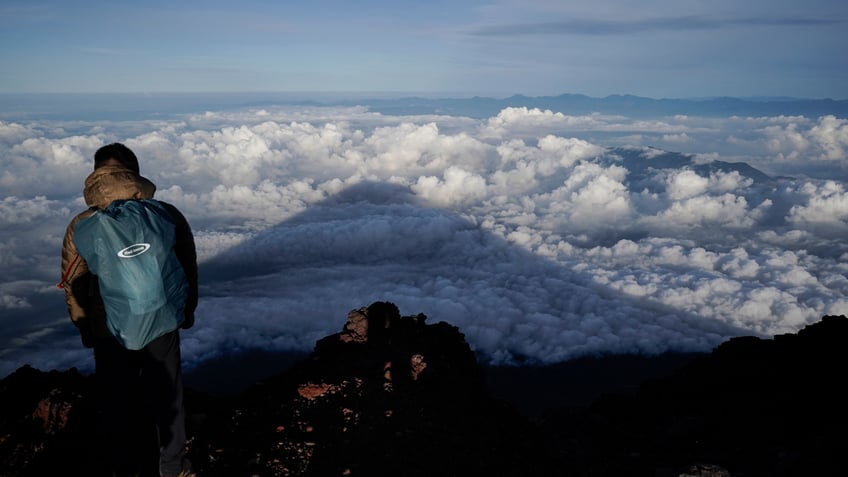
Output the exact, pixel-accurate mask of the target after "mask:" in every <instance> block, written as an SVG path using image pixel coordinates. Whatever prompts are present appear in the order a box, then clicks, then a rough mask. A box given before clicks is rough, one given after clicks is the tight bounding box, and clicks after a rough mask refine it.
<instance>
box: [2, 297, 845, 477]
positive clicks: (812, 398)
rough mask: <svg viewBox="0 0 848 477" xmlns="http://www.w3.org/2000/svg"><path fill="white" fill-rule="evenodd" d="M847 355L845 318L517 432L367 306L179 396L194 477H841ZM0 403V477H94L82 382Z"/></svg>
mask: <svg viewBox="0 0 848 477" xmlns="http://www.w3.org/2000/svg"><path fill="white" fill-rule="evenodd" d="M846 340H848V318H846V317H845V316H827V317H824V318H823V319H822V321H820V322H819V323H816V324H813V325H810V326H807V327H806V328H804V329H803V330H801V331H800V332H799V333H797V334H787V335H780V336H776V337H774V339H759V338H752V337H742V338H735V339H731V340H729V341H727V342H725V343H724V344H722V345H721V346H719V347H718V348H716V349H715V350H713V352H712V353H711V354H707V355H702V356H700V357H693V359H692V360H690V361H687V363H688V364H685V365H682V366H681V367H679V368H676V370H675V371H673V372H670V373H669V374H666V375H664V377H660V378H655V379H651V380H648V381H645V382H644V383H643V384H642V385H641V386H640V387H638V388H637V389H634V390H632V391H631V392H627V393H614V394H613V393H611V394H606V395H603V396H602V397H600V398H598V399H595V400H594V401H593V402H592V403H591V405H585V406H584V405H581V406H578V405H574V403H573V402H571V403H569V404H568V405H567V406H563V407H562V408H561V409H559V410H557V411H552V412H547V413H540V414H541V415H534V416H533V418H532V419H531V418H530V417H527V416H524V415H522V414H520V413H518V412H517V411H516V408H515V407H514V406H512V405H511V404H508V403H506V402H505V401H502V400H499V399H495V398H493V397H491V395H490V394H489V392H488V391H487V389H488V388H489V387H488V386H487V385H486V384H487V383H486V382H485V380H486V379H485V377H484V373H483V371H482V369H481V367H480V366H479V365H478V364H477V362H476V359H475V356H474V354H473V352H472V350H471V349H470V347H469V346H468V344H467V343H466V342H465V339H464V336H463V334H462V333H461V332H460V330H459V329H457V328H456V327H455V326H452V325H450V324H448V323H444V322H440V323H435V324H430V323H427V317H426V316H424V315H421V314H419V315H414V316H401V315H400V313H399V311H398V309H397V307H395V305H393V304H391V303H386V302H377V303H374V304H372V305H371V306H369V307H367V308H362V309H358V310H352V311H351V312H350V313H349V314H348V317H347V322H346V323H345V325H344V327H343V330H342V331H341V332H339V333H337V334H333V335H330V336H327V337H325V338H323V339H321V340H320V341H318V342H317V343H316V345H315V348H314V350H313V352H312V353H311V354H309V355H308V356H307V357H306V358H305V359H302V360H300V361H298V362H296V363H295V364H294V365H293V366H291V367H289V368H288V369H287V370H285V371H284V372H282V373H281V374H278V375H275V376H272V377H269V378H267V379H264V380H262V381H260V382H258V383H257V384H255V385H253V386H252V387H250V388H248V389H247V390H246V391H244V392H241V393H238V394H233V395H228V396H211V395H208V394H205V393H200V392H196V391H193V390H191V389H187V393H186V407H187V409H188V411H189V420H188V428H189V434H190V436H191V442H190V449H189V456H190V458H191V459H192V461H193V463H194V465H195V467H196V469H197V470H198V471H199V475H201V476H203V477H215V476H228V477H229V476H254V475H255V476H325V475H326V476H337V475H341V476H343V475H351V476H356V475H363V476H380V475H396V476H463V477H465V476H472V475H498V476H513V475H515V476H518V475H522V476H523V475H537V476H560V475H565V476H621V475H627V476H653V477H663V476H676V477H682V476H716V477H727V476H734V477H750V476H807V475H841V473H842V464H841V459H842V456H844V455H845V454H846V451H848V440H846V439H845V438H844V437H842V434H843V431H844V429H845V428H846V424H848V419H846V415H848V413H846V407H845V403H846V398H848V395H846V391H845V389H844V385H843V382H842V381H843V380H844V376H845V371H846V354H848V353H847V352H846V347H845V344H844V343H845V342H846ZM646 365H647V364H646V363H640V364H639V367H640V368H641V367H644V366H646ZM586 369H587V370H592V369H597V368H593V367H592V365H591V363H587V367H586ZM528 372H529V371H528ZM533 372H534V373H535V372H537V370H534V371H533ZM569 374H572V373H569ZM573 374H574V375H576V374H577V373H573ZM557 376H559V377H560V378H561V377H562V376H563V375H562V374H558V375H557ZM538 379H539V380H542V381H544V380H545V379H546V377H545V376H539V377H538ZM522 382H523V381H517V382H516V383H517V389H516V391H515V392H514V393H513V395H515V396H520V395H521V392H522V391H521V389H522V388H521V387H522V386H523V385H522V384H520V383H522ZM551 384H552V385H554V384H556V385H557V386H561V387H562V388H563V389H565V388H567V386H568V383H551ZM532 389H538V386H536V387H534V388H532ZM532 389H531V388H529V387H528V388H527V390H526V391H527V394H532V392H533V391H532ZM524 397H525V398H528V399H529V398H530V397H532V396H524ZM0 398H2V402H3V406H2V407H0V477H4V476H15V477H24V476H41V475H65V476H74V475H86V476H98V475H104V474H103V473H102V469H100V467H99V464H100V462H101V461H102V457H103V456H102V455H98V449H101V448H102V443H99V442H98V441H97V439H96V435H95V430H94V428H93V426H92V423H93V422H95V419H94V416H95V409H94V405H93V401H94V398H93V379H92V378H91V377H89V376H83V375H81V374H80V373H78V372H76V371H75V370H71V371H67V372H61V373H60V372H55V371H52V372H43V371H38V370H35V369H33V368H30V367H23V368H21V369H19V370H18V371H16V372H15V373H13V374H12V375H10V376H9V377H7V378H6V379H4V380H3V381H0ZM135 405H136V403H128V408H130V409H133V406H135ZM137 426H138V432H137V433H136V434H135V435H137V437H138V440H137V442H130V443H128V445H131V446H133V448H134V450H135V451H136V452H135V455H134V457H133V458H134V459H135V460H136V461H137V462H135V466H134V467H135V469H136V475H139V476H140V477H146V476H155V475H156V465H155V451H156V442H155V441H156V439H155V434H153V432H152V424H151V423H150V422H149V420H146V418H145V417H144V416H143V415H142V416H139V420H138V422H137Z"/></svg>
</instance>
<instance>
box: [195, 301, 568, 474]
mask: <svg viewBox="0 0 848 477" xmlns="http://www.w3.org/2000/svg"><path fill="white" fill-rule="evenodd" d="M425 320H426V317H425V316H424V315H417V316H405V317H401V316H400V314H399V312H398V310H397V308H396V307H395V306H394V305H393V304H391V303H384V302H378V303H374V304H372V305H371V306H369V307H368V308H363V309H359V310H353V311H351V312H350V313H349V314H348V321H347V323H346V325H345V327H344V330H343V331H342V332H341V333H338V334H335V335H331V336H328V337H326V338H324V339H322V340H320V341H319V342H318V343H317V344H316V346H315V350H314V352H313V353H312V355H310V357H309V358H308V359H306V360H304V361H303V362H301V363H299V364H298V365H296V366H294V367H293V368H292V369H290V370H288V371H287V372H286V373H285V374H282V375H279V376H276V377H274V378H271V379H268V380H266V381H264V382H262V383H260V384H258V385H256V386H255V387H253V388H251V389H249V390H248V391H247V392H246V393H245V394H244V395H243V396H242V397H241V398H240V399H239V401H238V402H237V403H236V409H235V410H234V412H233V413H232V414H231V415H229V416H221V417H224V419H222V420H220V421H219V422H214V420H209V421H207V422H205V423H204V424H203V427H205V428H207V429H219V428H220V426H222V425H226V426H228V432H225V433H221V432H219V433H217V434H215V433H213V432H201V433H199V435H198V438H197V440H196V441H195V443H194V444H193V449H192V452H193V454H194V456H195V458H194V462H195V464H196V466H197V467H199V468H201V469H202V473H203V475H206V476H216V475H220V476H225V475H235V474H237V473H243V475H253V474H256V475H304V476H307V475H310V476H311V475H314V476H324V475H365V476H374V475H395V476H452V475H457V476H460V475H461V476H465V475H504V476H509V475H516V476H518V475H527V472H531V473H536V471H541V470H544V469H548V468H550V464H551V461H550V459H549V458H548V457H547V455H546V453H545V449H546V448H545V446H544V445H543V444H544V441H543V440H542V439H540V436H539V434H538V432H536V431H535V429H534V428H533V426H532V425H530V423H529V422H528V421H527V420H526V419H524V418H523V417H521V416H520V415H519V414H518V413H517V412H515V411H514V410H512V409H511V408H510V407H508V406H506V405H505V404H503V403H502V402H499V401H496V400H493V399H491V398H489V397H487V396H486V395H485V393H484V391H483V390H484V387H483V379H482V371H481V369H480V367H479V366H478V365H477V362H476V359H475V356H474V354H473V352H472V351H471V349H470V347H469V346H468V344H467V343H466V342H465V339H464V337H463V335H462V334H461V333H460V332H459V330H458V329H457V328H456V327H454V326H451V325H449V324H447V323H444V322H441V323H436V324H426V323H425ZM202 456H208V457H207V458H202Z"/></svg>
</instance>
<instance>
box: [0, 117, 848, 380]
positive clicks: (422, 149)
mask: <svg viewBox="0 0 848 477" xmlns="http://www.w3.org/2000/svg"><path fill="white" fill-rule="evenodd" d="M115 141H118V142H123V143H125V144H126V145H128V146H129V147H130V148H132V149H133V150H134V151H135V152H136V154H137V155H138V157H139V159H140V162H141V171H142V174H143V175H145V176H146V177H148V178H149V179H151V180H152V181H153V182H154V183H155V184H157V186H158V191H157V194H156V197H157V198H159V199H162V200H166V201H168V202H171V203H173V204H175V205H176V206H178V207H179V208H180V209H181V210H182V211H183V213H184V214H185V215H186V216H187V217H188V219H189V221H190V223H191V225H192V227H193V230H194V232H195V239H196V245H197V249H198V255H199V260H200V266H201V299H200V305H199V308H198V311H197V324H196V326H195V327H194V328H192V329H191V330H188V331H185V332H183V356H184V361H185V363H186V366H187V367H192V366H196V365H197V364H199V363H201V362H204V361H205V360H208V359H211V358H214V357H217V356H220V355H222V354H226V353H234V352H238V351H242V350H249V349H264V350H274V351H286V350H295V351H309V350H311V349H312V347H313V345H314V343H315V341H316V340H317V339H320V338H322V337H323V336H326V335H328V334H331V333H334V332H337V331H340V330H341V328H342V326H343V325H344V322H345V317H346V315H347V312H348V311H350V310H352V309H356V308H359V307H362V306H367V305H369V304H370V303H372V302H374V301H391V302H393V303H395V304H397V305H398V307H399V309H400V311H401V314H404V315H409V314H418V313H424V314H425V315H427V316H428V321H429V322H437V321H447V322H449V323H451V324H454V325H456V326H458V327H459V328H460V330H461V331H462V332H463V333H464V334H465V336H466V338H467V340H468V342H469V343H470V344H471V346H472V347H473V348H474V349H475V350H476V351H477V352H478V353H479V354H480V356H481V357H482V358H483V359H484V360H487V361H489V362H492V363H515V362H556V361H563V360H568V359H571V358H574V357H578V356H585V355H596V354H601V353H631V352H632V353H649V354H655V353H661V352H664V351H708V350H709V349H711V348H712V347H714V346H716V345H717V344H719V343H721V342H722V341H724V340H726V339H728V338H729V337H732V336H739V335H755V336H763V337H769V336H771V335H774V334H781V333H793V332H797V331H798V330H799V329H801V328H803V327H804V326H805V325H807V324H810V323H813V322H816V321H818V320H820V319H821V317H822V316H824V315H831V314H846V313H848V299H846V298H845V297H846V292H848V279H846V269H848V263H846V259H848V242H846V241H845V237H846V232H848V191H846V178H848V174H846V171H848V167H846V166H848V160H846V150H848V120H846V119H845V118H839V117H835V116H823V117H817V118H808V117H803V116H779V117H728V118H698V117H688V116H675V117H662V118H656V119H652V120H645V119H638V120H637V119H631V118H628V117H625V116H611V115H599V114H594V115H585V116H572V115H569V114H568V112H567V111H550V110H542V109H528V108H520V107H518V108H505V109H503V110H502V111H501V112H500V113H499V114H497V115H496V116H493V117H489V118H484V119H472V118H467V117H457V116H440V115H421V116H391V115H385V114H379V113H376V112H373V111H370V110H369V109H368V108H367V107H344V108H342V107H319V106H314V107H298V106H268V107H252V108H244V109H240V110H218V111H216V110H214V109H212V110H208V111H204V110H198V112H197V113H192V114H180V115H164V116H163V117H161V118H154V119H149V118H147V119H126V118H124V119H120V120H73V119H38V120H33V119H22V120H16V119H15V118H10V117H8V115H7V116H6V117H4V118H3V119H0V161H2V166H3V167H2V170H0V268H2V270H3V272H4V273H3V274H2V278H0V317H2V318H0V324H2V330H3V331H2V332H0V344H2V346H0V376H5V375H6V374H8V373H10V372H12V371H14V370H15V369H17V367H19V366H21V365H23V364H27V363H28V364H31V365H33V366H35V367H38V368H40V369H54V368H55V369H67V368H69V367H72V366H75V367H78V368H80V369H82V370H84V371H87V370H90V369H91V367H92V360H91V352H90V350H86V349H84V348H82V346H81V344H80V341H79V337H78V335H77V333H76V330H75V329H74V327H73V326H72V325H71V323H70V321H69V320H68V318H67V314H66V311H65V305H64V301H63V292H62V291H61V290H60V289H57V288H56V283H57V282H58V281H59V279H60V260H59V257H60V250H61V243H62V237H63V234H64V231H65V227H66V225H67V223H68V221H69V220H70V218H71V217H72V216H73V215H74V214H76V213H77V212H79V211H81V210H83V209H84V207H85V206H84V203H83V201H82V196H81V192H82V184H83V181H84V179H85V177H86V175H87V174H89V173H90V172H91V170H92V157H93V154H94V151H95V150H96V149H97V148H99V147H100V146H102V145H104V144H106V143H110V142H115ZM666 151H670V152H666ZM678 153H685V155H684V154H678ZM742 163H744V164H742ZM746 165H749V166H753V168H756V169H753V168H751V167H745V166H746ZM761 173H763V174H765V175H767V176H765V175H763V174H761Z"/></svg>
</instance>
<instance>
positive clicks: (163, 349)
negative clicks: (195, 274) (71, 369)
mask: <svg viewBox="0 0 848 477" xmlns="http://www.w3.org/2000/svg"><path fill="white" fill-rule="evenodd" d="M94 362H95V377H96V380H97V384H98V391H99V393H98V394H99V397H100V409H99V415H100V422H99V423H98V425H99V428H100V430H101V433H102V436H103V438H104V439H105V443H106V449H104V450H106V451H107V452H109V459H108V460H109V461H111V463H112V467H113V469H115V472H116V473H121V472H123V471H126V472H128V473H133V472H138V470H139V466H141V470H142V471H143V468H144V464H143V463H139V462H138V460H139V459H143V455H144V453H143V452H141V455H140V454H139V447H138V445H139V444H142V443H144V441H145V440H147V441H148V442H149V439H146V437H147V435H148V434H147V433H146V432H145V429H149V427H146V426H145V424H149V423H150V420H152V421H153V423H155V426H156V431H157V432H156V434H157V435H158V443H159V474H160V475H177V474H179V472H180V470H181V469H182V467H183V461H184V458H185V444H186V431H185V411H184V409H183V383H182V371H181V355H180V335H179V330H175V331H172V332H170V333H167V334H165V335H163V336H161V337H159V338H157V339H155V340H153V341H152V342H151V343H150V344H148V345H147V346H145V347H144V348H142V349H140V350H137V351H131V350H127V349H126V348H124V347H123V346H121V344H120V343H118V342H117V341H116V340H114V339H104V340H101V342H99V343H97V344H95V346H94ZM141 447H142V448H143V447H144V446H143V445H142V446H141Z"/></svg>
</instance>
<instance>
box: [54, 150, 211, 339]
mask: <svg viewBox="0 0 848 477" xmlns="http://www.w3.org/2000/svg"><path fill="white" fill-rule="evenodd" d="M155 192H156V186H155V185H154V184H153V183H152V182H150V181H149V180H148V179H146V178H145V177H142V176H141V175H139V174H138V173H136V172H134V171H133V170H131V169H129V168H127V167H126V166H124V165H122V164H121V163H119V162H118V161H111V162H109V163H107V164H105V165H103V166H101V167H98V168H97V169H95V170H94V172H92V173H91V174H90V175H89V176H88V177H87V178H86V179H85V189H84V191H83V196H84V197H85V203H86V205H88V207H89V208H88V209H87V210H85V211H83V212H81V213H79V214H77V216H76V217H74V218H73V219H72V220H71V222H70V224H68V227H67V229H66V230H65V238H64V241H63V243H62V281H61V282H60V283H59V287H60V288H63V289H64V290H65V302H66V303H67V305H68V315H69V316H70V318H71V321H72V322H73V323H74V325H76V327H77V328H78V329H79V331H80V335H81V336H82V341H83V344H84V345H85V346H86V347H92V346H93V344H94V339H98V338H105V337H109V336H111V333H110V332H109V330H108V328H107V327H106V312H105V309H104V307H103V301H102V300H101V299H100V293H99V287H98V285H97V277H96V276H94V275H93V274H92V273H91V272H90V271H89V270H88V265H86V263H85V260H83V258H82V257H81V256H80V255H79V253H77V248H76V246H75V245H74V226H75V225H76V224H77V222H79V221H80V220H82V219H84V218H86V217H88V216H90V215H91V214H93V213H94V212H95V211H96V210H98V209H103V208H105V207H106V206H108V205H109V204H110V203H111V202H112V201H114V200H119V199H152V198H153V194H154V193H155ZM160 202H161V201H160ZM162 204H163V205H164V206H165V207H166V208H167V209H168V211H169V212H170V213H171V216H172V218H173V219H174V223H175V224H176V235H177V238H176V239H177V240H176V241H177V244H176V253H177V257H178V259H179V261H180V264H181V265H182V266H183V270H184V271H185V274H186V277H187V278H188V282H189V293H188V297H187V299H186V306H185V320H184V321H183V323H182V328H190V327H191V326H192V325H193V324H194V311H195V309H196V308H197V253H196V251H195V246H194V236H193V234H192V231H191V227H190V226H189V224H188V221H187V220H186V218H185V217H184V216H183V214H182V213H180V211H179V210H178V209H177V208H176V207H174V206H173V205H171V204H168V203H165V202H162Z"/></svg>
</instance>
